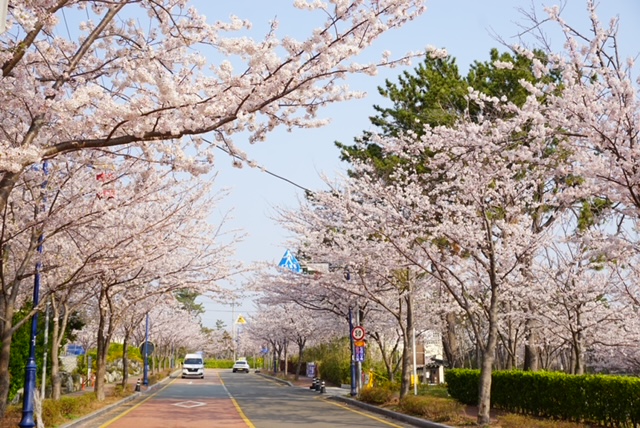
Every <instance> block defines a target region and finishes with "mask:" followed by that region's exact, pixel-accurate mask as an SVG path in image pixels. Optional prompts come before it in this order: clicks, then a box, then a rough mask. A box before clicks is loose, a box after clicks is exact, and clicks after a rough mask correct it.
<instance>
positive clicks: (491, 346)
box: [477, 284, 498, 426]
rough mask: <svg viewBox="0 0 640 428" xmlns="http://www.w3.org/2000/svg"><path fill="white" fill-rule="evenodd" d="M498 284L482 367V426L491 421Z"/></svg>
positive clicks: (493, 286)
mask: <svg viewBox="0 0 640 428" xmlns="http://www.w3.org/2000/svg"><path fill="white" fill-rule="evenodd" d="M497 288H498V287H497V285H495V284H494V285H492V287H491V303H490V305H489V335H488V337H487V344H486V347H485V348H484V350H483V351H484V352H483V358H482V365H481V368H480V385H479V398H478V420H477V423H478V425H480V426H488V425H489V424H490V423H491V416H490V410H491V374H492V371H493V361H494V359H495V352H496V344H497V341H498V304H497V302H498V289H497Z"/></svg>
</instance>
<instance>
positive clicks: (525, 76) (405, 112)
mask: <svg viewBox="0 0 640 428" xmlns="http://www.w3.org/2000/svg"><path fill="white" fill-rule="evenodd" d="M535 55H536V56H537V57H538V59H541V60H542V61H543V62H544V61H545V57H544V54H543V53H542V52H540V51H536V52H535ZM489 56H490V60H488V61H485V62H480V61H475V62H474V63H473V65H472V66H471V67H470V70H469V73H468V74H467V76H462V75H461V74H460V72H459V70H458V66H457V65H456V60H455V58H453V57H451V56H448V57H446V58H431V57H429V56H427V57H426V58H425V60H424V63H421V64H419V65H418V67H416V68H415V69H414V70H412V71H405V72H403V73H402V74H401V75H400V76H399V77H398V82H397V83H394V82H391V81H389V80H386V81H385V86H384V88H382V87H380V88H378V91H379V92H380V94H381V95H382V96H383V97H385V98H387V99H388V100H389V101H390V102H391V107H380V106H377V105H376V106H374V109H375V110H376V112H377V115H376V116H373V117H371V118H370V121H371V123H372V124H373V125H374V126H376V127H377V128H378V129H379V132H380V133H381V134H383V135H385V136H398V135H400V134H403V133H407V132H411V133H413V134H414V135H416V136H417V137H419V136H420V135H422V134H424V126H425V125H429V126H431V127H436V126H447V127H451V126H454V125H455V123H456V122H457V121H458V120H459V119H460V118H462V117H467V118H469V119H471V120H474V121H475V120H478V118H479V117H482V118H483V119H487V118H492V117H494V118H495V117H498V115H503V114H504V113H501V112H498V111H489V110H488V109H489V108H490V106H489V105H486V104H485V105H484V106H483V107H482V108H480V107H479V106H477V105H476V104H474V103H469V102H468V100H467V99H466V96H467V95H468V89H467V88H469V87H472V88H474V89H476V90H478V91H480V92H482V93H484V94H486V95H488V96H492V97H496V98H502V97H504V99H506V100H508V101H509V102H512V103H514V104H516V105H518V106H522V105H523V104H524V102H525V101H526V99H527V96H528V95H529V93H528V92H527V90H525V89H524V88H523V87H522V85H520V83H519V81H520V80H526V81H528V82H537V81H539V79H537V78H536V77H535V76H534V74H533V60H532V59H530V58H528V57H525V56H522V55H519V54H516V55H512V54H511V53H507V52H505V53H499V52H498V50H497V49H492V50H491V51H490V54H489ZM496 62H503V63H511V64H513V66H512V67H511V68H501V67H496V65H495V63H496ZM542 80H543V81H552V80H555V81H557V80H558V76H556V75H554V74H552V75H550V76H544V77H543V78H542ZM370 140H371V133H370V132H365V133H364V134H363V136H362V137H361V138H358V139H356V143H357V144H355V145H352V146H348V145H344V144H342V143H336V146H337V147H338V148H339V149H340V151H341V159H342V160H343V161H347V162H353V161H354V160H366V161H369V162H372V163H373V164H374V166H375V169H376V171H377V173H378V174H380V176H382V177H389V176H390V175H391V173H393V172H394V171H395V170H396V169H397V168H398V167H399V166H400V165H401V162H400V160H399V159H397V158H396V157H393V156H386V155H385V154H384V153H383V151H382V149H381V147H379V146H377V145H376V144H373V143H371V142H370ZM431 155H432V153H426V154H425V156H426V157H425V159H423V160H422V162H415V164H414V165H415V168H417V172H418V173H420V172H424V171H427V170H428V163H429V162H428V158H429V157H430V156H431Z"/></svg>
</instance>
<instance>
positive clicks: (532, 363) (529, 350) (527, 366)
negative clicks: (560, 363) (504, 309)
mask: <svg viewBox="0 0 640 428" xmlns="http://www.w3.org/2000/svg"><path fill="white" fill-rule="evenodd" d="M526 328H527V344H526V345H525V347H524V370H528V371H532V372H536V371H538V370H540V352H539V350H538V326H537V323H536V322H535V321H534V320H533V319H531V318H529V319H527V324H526Z"/></svg>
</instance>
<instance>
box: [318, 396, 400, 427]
mask: <svg viewBox="0 0 640 428" xmlns="http://www.w3.org/2000/svg"><path fill="white" fill-rule="evenodd" d="M325 401H326V402H327V403H331V404H333V405H334V406H338V407H341V408H343V409H346V410H349V411H351V412H353V413H357V414H359V415H362V416H366V417H367V418H369V419H373V420H374V421H378V422H380V423H383V424H385V425H389V426H390V427H394V428H404V427H403V426H402V425H396V424H393V423H391V422H389V421H386V420H384V419H381V418H378V417H376V416H373V415H370V414H368V413H364V412H361V411H359V410H356V409H352V408H351V407H349V406H345V405H343V404H340V403H336V402H334V401H332V400H326V399H325Z"/></svg>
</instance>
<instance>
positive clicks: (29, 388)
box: [18, 234, 44, 428]
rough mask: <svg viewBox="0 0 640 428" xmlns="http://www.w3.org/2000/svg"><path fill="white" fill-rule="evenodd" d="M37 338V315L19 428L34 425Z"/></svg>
mask: <svg viewBox="0 0 640 428" xmlns="http://www.w3.org/2000/svg"><path fill="white" fill-rule="evenodd" d="M43 239H44V238H43V236H42V234H40V237H39V238H38V253H40V254H42V241H43ZM41 270H42V262H40V260H38V262H37V263H36V272H35V276H34V279H33V307H34V308H35V307H37V306H38V303H39V301H40V271H41ZM37 336H38V313H37V312H36V313H35V314H34V315H33V318H31V340H30V342H29V359H28V360H27V367H26V370H25V379H24V397H23V401H22V420H21V421H20V423H19V424H18V425H19V426H20V427H21V428H33V427H35V426H36V423H35V422H34V419H33V408H34V398H35V392H36V371H37V369H38V366H37V364H36V337H37Z"/></svg>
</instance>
